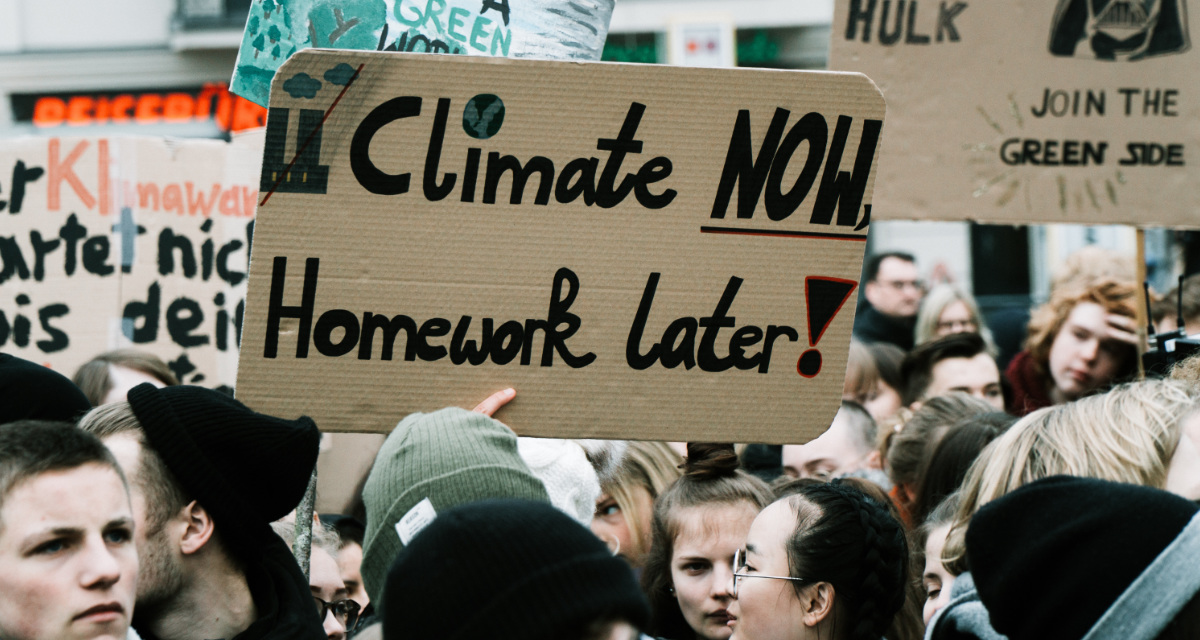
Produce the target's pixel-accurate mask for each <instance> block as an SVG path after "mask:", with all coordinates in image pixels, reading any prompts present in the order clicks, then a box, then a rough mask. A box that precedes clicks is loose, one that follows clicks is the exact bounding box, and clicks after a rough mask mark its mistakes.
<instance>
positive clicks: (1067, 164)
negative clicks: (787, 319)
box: [830, 0, 1200, 227]
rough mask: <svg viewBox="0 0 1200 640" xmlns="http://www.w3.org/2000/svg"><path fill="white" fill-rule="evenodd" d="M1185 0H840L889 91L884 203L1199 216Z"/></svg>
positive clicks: (988, 213)
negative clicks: (1052, 0) (998, 0)
mask: <svg viewBox="0 0 1200 640" xmlns="http://www.w3.org/2000/svg"><path fill="white" fill-rule="evenodd" d="M1187 2H1188V0H1154V1H1146V2H1141V1H1138V2H1125V1H1121V0H1057V1H1054V2H1047V1H1044V0H1042V1H1032V0H1014V1H1011V2H965V1H946V2H933V1H932V0H908V1H905V0H837V2H836V4H835V8H834V24H833V32H832V36H831V38H832V44H831V53H830V68H832V69H844V70H848V71H860V72H862V73H865V74H867V75H869V76H870V77H871V78H872V79H873V80H875V82H877V83H878V84H879V87H880V89H882V90H883V92H884V95H885V96H886V98H887V101H888V106H889V117H888V135H887V136H886V139H885V141H884V143H883V150H882V155H881V161H880V167H879V170H880V174H879V180H880V187H879V189H880V190H879V192H878V193H877V194H876V200H875V202H876V204H877V205H878V207H879V208H878V209H877V210H876V214H877V217H878V218H879V219H935V220H978V221H986V222H998V223H1087V224H1110V223H1125V224H1132V225H1139V226H1169V227H1197V226H1200V217H1198V216H1197V215H1196V213H1195V212H1196V211H1197V208H1198V207H1200V190H1197V189H1196V188H1195V184H1196V182H1197V181H1198V180H1200V172H1198V171H1197V168H1198V167H1200V146H1198V144H1197V143H1198V142H1200V130H1198V129H1197V128H1196V127H1195V126H1194V125H1193V124H1192V123H1194V122H1195V121H1196V120H1197V118H1198V117H1200V80H1198V79H1197V76H1196V74H1195V69H1196V68H1197V65H1198V64H1200V51H1197V50H1196V48H1195V47H1193V46H1191V42H1190V35H1189V26H1188V11H1187Z"/></svg>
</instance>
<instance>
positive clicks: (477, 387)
mask: <svg viewBox="0 0 1200 640" xmlns="http://www.w3.org/2000/svg"><path fill="white" fill-rule="evenodd" d="M339 68H349V69H350V70H351V74H349V79H348V81H347V82H346V83H344V84H342V85H338V86H333V87H327V88H325V89H322V90H321V91H320V92H319V93H317V94H316V95H314V96H312V97H310V98H296V97H293V96H291V95H289V94H288V93H286V92H283V91H274V92H273V93H272V94H271V95H272V97H271V106H270V109H269V113H268V118H267V134H266V138H267V142H266V149H265V153H264V160H263V163H264V164H263V173H262V181H261V183H260V190H261V193H262V196H261V197H260V200H259V208H258V227H257V231H256V234H255V245H254V257H253V260H252V263H251V269H250V288H249V291H248V298H247V307H246V322H245V328H244V338H243V342H242V349H241V359H240V362H239V369H238V397H239V398H240V399H242V400H243V401H244V402H246V403H247V404H249V405H250V406H252V407H254V408H256V409H258V410H261V411H266V412H268V413H271V412H277V413H280V414H289V415H290V414H295V413H304V414H308V415H311V416H312V417H313V418H314V419H316V421H317V423H318V424H319V425H320V426H321V427H322V428H323V429H326V430H333V431H388V430H390V429H391V428H392V427H393V426H394V425H395V423H396V421H397V420H398V419H399V418H400V417H402V416H403V415H405V414H407V413H410V412H413V411H429V410H433V409H437V408H440V407H443V406H448V405H456V406H472V405H473V404H474V402H477V401H478V400H480V399H482V398H483V397H485V396H486V395H488V394H489V393H491V392H493V391H497V390H500V389H503V388H505V387H509V386H511V387H514V388H516V389H517V398H516V400H515V401H514V402H513V403H512V404H511V405H509V406H508V407H506V408H505V410H504V411H505V413H504V416H503V417H504V420H505V422H507V423H508V424H510V425H511V426H512V427H513V428H514V429H515V430H516V431H517V432H518V433H521V434H524V435H539V436H557V437H602V438H603V437H608V438H642V439H660V440H677V439H681V438H687V439H692V440H714V441H739V442H746V441H750V442H802V441H805V440H808V439H810V438H812V437H815V436H816V435H818V434H820V433H821V432H823V431H824V430H825V428H826V427H828V425H829V422H830V420H831V419H832V417H833V415H834V413H835V412H836V409H837V407H838V403H839V399H840V397H841V389H842V378H843V374H844V371H845V365H846V354H847V350H848V345H849V340H850V330H851V325H852V323H853V312H854V305H855V300H854V298H855V296H854V295H853V294H854V291H855V289H856V287H857V279H858V277H859V272H860V269H861V266H862V258H863V249H864V247H865V239H866V233H867V227H868V223H869V219H870V211H871V204H870V203H871V194H872V183H873V179H874V171H873V168H874V166H875V161H876V152H877V148H878V143H879V138H880V132H881V128H882V125H883V114H884V105H883V100H882V98H881V96H880V94H879V92H878V90H877V89H876V88H875V87H874V85H873V84H872V83H871V81H870V80H868V79H867V78H866V77H864V76H861V75H858V74H833V73H815V72H791V71H767V70H757V71H751V70H717V69H685V68H671V67H660V66H652V65H647V66H643V65H617V64H603V63H563V62H549V61H537V62H535V61H524V60H508V59H498V58H468V57H464V56H423V55H405V54H378V53H357V52H333V51H315V50H314V51H305V52H301V53H299V54H297V55H296V56H295V57H294V58H293V59H292V60H291V61H289V62H288V63H287V64H286V65H285V66H284V67H283V68H282V69H281V71H280V74H279V76H278V77H277V78H276V80H275V88H276V89H277V88H278V87H279V86H280V85H281V84H282V83H285V82H288V80H289V79H290V78H292V77H295V76H297V75H300V74H306V75H308V76H311V77H318V76H320V75H322V74H324V73H326V72H327V71H329V70H331V69H339ZM716 95H720V96H721V99H719V100H716V99H714V96H716Z"/></svg>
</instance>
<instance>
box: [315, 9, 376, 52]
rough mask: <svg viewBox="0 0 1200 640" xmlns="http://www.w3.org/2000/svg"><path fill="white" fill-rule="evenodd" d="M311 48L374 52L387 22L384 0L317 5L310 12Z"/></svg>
mask: <svg viewBox="0 0 1200 640" xmlns="http://www.w3.org/2000/svg"><path fill="white" fill-rule="evenodd" d="M307 18H308V37H309V40H310V41H311V46H314V47H334V46H336V47H337V48H339V49H367V50H371V49H374V48H375V47H376V45H377V44H378V42H379V33H380V31H381V30H382V29H383V27H384V24H385V23H386V21H387V3H386V2H384V0H341V1H339V2H337V3H333V2H316V3H315V4H314V5H313V8H312V9H311V10H310V11H309V12H308V16H307Z"/></svg>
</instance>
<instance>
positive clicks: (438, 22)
mask: <svg viewBox="0 0 1200 640" xmlns="http://www.w3.org/2000/svg"><path fill="white" fill-rule="evenodd" d="M615 3H616V0H573V1H572V2H567V3H563V2H559V1H558V0H521V1H520V2H512V3H510V2H509V0H253V2H252V3H251V4H250V14H249V16H248V17H247V20H246V30H245V32H244V33H243V35H242V45H241V47H240V48H239V49H238V59H237V64H236V65H235V68H234V72H233V80H232V81H231V83H230V87H231V90H232V91H233V92H234V93H236V94H238V95H240V96H242V97H244V98H246V99H248V100H252V101H254V102H256V103H258V104H260V105H262V106H264V107H265V106H267V99H268V96H269V95H270V89H271V79H272V78H273V77H274V76H275V72H276V70H277V69H279V67H280V65H282V64H283V63H284V61H285V60H287V59H288V57H289V56H291V55H292V54H293V53H295V52H297V51H300V50H302V49H308V48H330V49H353V50H360V51H404V52H413V53H451V54H462V55H474V56H505V57H508V56H511V57H514V58H551V59H559V60H599V59H600V52H601V51H602V50H603V48H604V39H605V37H606V36H607V35H608V23H609V19H610V18H612V10H613V5H614V4H615ZM321 78H322V76H301V77H296V76H293V77H292V78H291V82H290V83H288V84H285V85H283V90H284V91H287V92H288V93H289V94H290V95H291V96H292V97H295V98H299V97H301V96H305V95H307V94H310V93H312V92H315V91H317V90H318V89H319V88H320V86H321ZM339 79H340V80H342V81H344V77H342V76H340V75H339V73H338V72H333V75H332V76H324V80H325V81H326V82H329V83H332V84H339ZM309 97H311V96H309Z"/></svg>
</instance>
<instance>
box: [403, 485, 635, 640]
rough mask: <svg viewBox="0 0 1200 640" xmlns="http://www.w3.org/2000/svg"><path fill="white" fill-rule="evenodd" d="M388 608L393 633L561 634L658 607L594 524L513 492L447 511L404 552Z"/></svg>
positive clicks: (524, 638) (521, 638) (446, 639)
mask: <svg viewBox="0 0 1200 640" xmlns="http://www.w3.org/2000/svg"><path fill="white" fill-rule="evenodd" d="M380 613H381V616H382V617H383V637H384V638H385V640H399V639H401V638H403V639H405V640H418V639H420V640H426V639H434V638H436V639H437V640H475V639H478V638H488V639H489V640H560V639H561V638H569V637H573V636H572V635H571V634H572V633H576V634H577V633H578V632H580V631H582V630H583V629H585V628H586V627H587V626H588V625H589V624H591V623H595V622H600V621H604V622H608V621H625V622H628V623H629V624H632V625H633V626H635V627H637V628H639V629H641V628H644V627H645V625H646V622H647V620H648V619H649V617H650V610H649V605H648V604H647V603H646V599H645V597H644V596H643V595H642V592H641V589H639V588H638V584H637V581H636V580H635V579H634V576H633V570H632V569H631V568H630V567H629V565H628V564H627V563H626V562H625V561H624V560H622V559H621V558H618V557H616V556H614V555H613V554H612V552H611V551H609V549H608V547H607V546H606V545H605V544H604V543H603V542H601V541H600V539H599V538H597V537H596V536H595V534H593V533H592V532H591V531H589V530H588V529H587V528H585V527H584V526H583V525H581V524H579V523H578V522H576V521H574V520H572V519H571V518H570V516H567V515H566V514H564V513H563V512H561V511H559V510H558V509H556V508H554V507H553V506H551V505H550V504H547V503H544V502H535V501H532V500H514V499H504V500H484V501H480V502H473V503H469V504H465V505H461V506H458V507H454V508H452V509H448V510H446V511H445V512H443V513H440V514H438V515H437V517H436V518H435V519H434V520H433V522H432V523H430V524H429V525H428V526H426V527H425V528H424V529H422V530H421V532H420V533H419V534H417V535H416V537H414V538H413V539H412V541H411V542H410V543H409V544H408V545H407V546H405V547H404V549H403V550H402V551H401V552H400V554H399V555H398V556H397V557H396V561H395V563H393V564H392V567H391V570H390V571H389V572H388V577H387V586H386V587H385V588H384V590H383V603H382V606H381V607H380Z"/></svg>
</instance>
